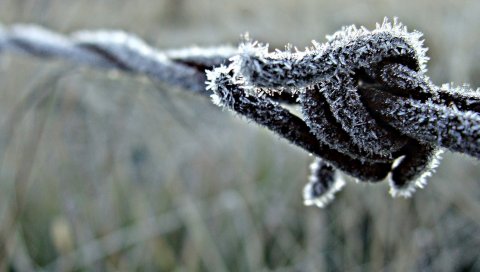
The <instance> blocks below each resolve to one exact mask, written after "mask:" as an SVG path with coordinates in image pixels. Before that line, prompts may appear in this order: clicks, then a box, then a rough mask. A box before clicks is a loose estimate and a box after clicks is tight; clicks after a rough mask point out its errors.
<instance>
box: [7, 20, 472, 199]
mask: <svg viewBox="0 0 480 272" xmlns="http://www.w3.org/2000/svg"><path fill="white" fill-rule="evenodd" d="M421 37H422V34H421V33H420V32H418V31H413V32H408V31H407V29H406V27H405V26H403V25H402V24H400V23H398V22H396V20H394V22H393V23H392V22H390V21H388V20H385V21H384V22H383V24H378V25H377V27H376V28H375V29H374V30H371V31H370V30H367V29H366V28H363V27H362V28H356V27H355V26H350V27H345V28H343V29H342V30H341V31H338V32H337V33H335V34H334V35H332V36H327V42H326V43H323V44H321V43H316V42H314V45H313V47H311V48H307V49H306V50H305V51H299V50H297V49H294V48H292V47H291V46H287V48H286V50H285V51H279V50H277V51H274V52H270V51H269V50H268V46H267V45H263V44H260V43H258V42H255V41H252V40H250V39H249V38H248V37H245V41H244V42H243V43H241V44H240V46H239V48H233V47H228V46H223V47H211V48H199V47H192V48H185V49H181V50H169V51H168V50H167V51H160V50H157V49H155V48H153V47H150V46H148V45H147V44H146V43H145V42H144V41H142V40H141V39H139V38H138V37H136V36H134V35H132V34H128V33H125V32H122V31H105V30H102V31H80V32H76V33H74V34H72V35H70V36H64V35H61V34H58V33H55V32H52V31H49V30H47V29H44V28H41V27H38V26H33V25H14V26H11V27H9V28H5V27H1V26H0V53H1V52H6V51H13V52H20V53H24V54H29V55H33V56H37V57H42V58H61V59H67V60H70V61H72V62H74V63H81V64H86V65H90V66H94V67H99V68H105V69H118V70H121V71H124V72H128V73H135V74H142V75H146V76H148V77H150V78H152V79H154V80H158V81H161V82H165V83H168V84H172V85H177V86H181V87H183V88H185V89H187V90H189V91H192V92H196V93H202V94H212V93H213V95H212V98H213V102H214V103H215V104H217V105H219V106H221V107H223V108H227V109H230V110H232V111H234V112H236V113H238V114H239V115H241V116H244V117H246V118H248V119H250V120H253V121H254V122H256V123H257V124H259V125H262V126H264V127H266V128H268V129H270V130H272V131H274V132H276V133H277V134H278V135H280V136H282V137H283V138H285V139H287V140H289V141H290V142H291V143H293V144H295V145H297V146H299V147H301V148H303V149H305V150H306V151H308V152H309V153H311V154H314V155H315V156H316V159H315V161H314V163H313V164H312V166H311V176H310V178H309V183H308V184H307V186H306V187H305V189H304V198H305V204H307V205H312V204H315V205H317V206H320V207H323V206H324V205H325V204H326V203H328V201H330V200H331V199H332V198H333V194H334V193H336V192H337V191H339V190H340V188H341V187H342V186H343V184H344V182H343V180H342V179H341V177H340V176H339V175H338V174H337V172H336V170H335V169H340V170H341V171H342V172H345V173H347V174H349V175H351V176H352V177H354V178H356V179H357V180H360V181H367V182H377V181H380V180H383V179H385V178H386V177H389V179H390V185H391V191H390V192H391V194H392V195H393V196H397V195H400V196H404V197H409V196H410V195H411V194H412V193H413V192H414V191H415V189H416V188H417V187H420V188H422V187H423V186H424V185H425V182H426V177H428V176H429V175H431V173H432V172H433V169H434V168H435V166H436V165H437V164H438V158H439V154H440V152H441V150H442V148H446V149H449V150H452V151H456V152H461V153H465V154H468V155H470V156H474V157H476V158H480V114H479V113H480V92H479V91H478V90H472V89H470V87H469V86H467V85H465V86H461V87H454V86H452V85H449V84H447V85H442V86H441V87H438V86H436V85H435V84H433V83H432V82H431V81H430V79H429V78H428V77H427V76H426V71H427V70H426V63H427V61H428V58H427V56H426V48H424V47H423V41H422V40H421ZM279 102H287V103H292V104H297V105H299V106H300V107H301V109H302V115H303V116H302V117H299V116H297V115H294V114H292V113H291V112H290V111H289V110H288V109H286V108H284V107H282V106H281V104H279Z"/></svg>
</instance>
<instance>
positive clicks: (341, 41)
mask: <svg viewBox="0 0 480 272" xmlns="http://www.w3.org/2000/svg"><path fill="white" fill-rule="evenodd" d="M378 33H388V34H392V35H393V36H395V37H399V38H402V39H403V40H405V41H406V42H407V43H408V44H409V45H410V46H411V47H412V48H413V49H414V50H415V52H416V54H415V55H416V56H417V59H418V62H419V65H420V69H421V71H422V72H423V73H425V72H426V71H427V67H426V64H427V62H428V60H429V59H430V58H429V57H427V55H426V53H427V51H428V48H427V47H424V42H425V41H424V40H422V37H423V33H421V32H419V31H417V30H413V31H412V32H408V29H407V26H405V25H403V24H402V23H401V22H399V21H398V18H397V17H394V18H393V22H391V21H390V20H389V19H388V18H387V17H385V18H384V19H383V22H382V24H379V23H377V24H376V27H375V29H374V30H368V29H367V28H366V27H364V26H361V27H360V28H357V26H355V25H351V26H346V27H343V28H342V29H341V30H339V31H337V32H335V33H334V34H332V35H327V36H326V38H327V40H328V41H329V42H330V43H333V44H335V46H344V45H345V44H347V43H349V42H351V41H353V40H355V39H358V38H359V37H360V36H365V35H371V34H378ZM315 45H318V43H314V47H316V46H315Z"/></svg>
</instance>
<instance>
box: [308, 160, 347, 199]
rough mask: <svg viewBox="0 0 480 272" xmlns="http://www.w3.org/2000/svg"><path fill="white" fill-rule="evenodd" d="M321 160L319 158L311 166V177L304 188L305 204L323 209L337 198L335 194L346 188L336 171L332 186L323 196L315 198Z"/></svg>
mask: <svg viewBox="0 0 480 272" xmlns="http://www.w3.org/2000/svg"><path fill="white" fill-rule="evenodd" d="M319 160H320V159H319V158H316V159H315V160H314V161H313V162H312V163H311V164H310V173H311V175H310V176H309V177H308V183H307V184H306V185H305V187H303V204H304V205H305V206H312V205H315V206H317V207H319V208H323V207H325V206H327V205H328V204H329V203H330V202H331V201H332V200H333V199H334V198H335V194H336V193H337V192H338V191H340V190H341V189H342V188H343V186H345V180H344V179H343V177H342V176H341V174H340V173H339V172H338V171H335V174H334V182H333V184H331V185H330V186H329V187H328V189H327V191H325V192H324V193H323V194H321V195H319V196H315V191H314V186H315V184H316V183H318V182H319V180H318V175H317V173H318V170H319V164H318V162H319Z"/></svg>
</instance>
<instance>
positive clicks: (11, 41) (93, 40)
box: [0, 25, 237, 92]
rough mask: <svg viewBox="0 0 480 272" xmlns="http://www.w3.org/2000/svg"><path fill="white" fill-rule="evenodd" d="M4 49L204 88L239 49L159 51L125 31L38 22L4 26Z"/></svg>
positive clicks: (0, 36)
mask: <svg viewBox="0 0 480 272" xmlns="http://www.w3.org/2000/svg"><path fill="white" fill-rule="evenodd" d="M4 51H13V52H20V53H24V54H29V55H33V56H36V57H41V58H60V59H66V60H70V61H72V62H75V63H80V64H85V65H89V66H93V67H98V68H105V69H118V70H121V71H124V72H128V73H135V74H142V75H146V76H148V77H150V78H152V79H155V80H158V81H161V82H165V83H168V84H171V85H177V86H180V87H183V88H185V89H187V90H191V91H193V92H204V91H205V69H207V68H212V67H215V66H218V65H220V64H222V63H224V62H225V61H226V60H227V59H228V58H229V57H231V56H233V55H234V54H235V53H236V52H237V49H236V48H232V47H228V46H222V47H212V48H199V47H192V48H185V49H180V50H169V51H159V50H156V49H154V48H152V47H150V46H149V45H147V44H146V43H145V42H144V41H143V40H141V39H140V38H138V37H136V36H135V35H132V34H128V33H126V32H123V31H79V32H76V33H73V34H72V35H70V36H64V35H61V34H58V33H55V32H52V31H50V30H47V29H45V28H42V27H39V26H35V25H13V26H11V27H9V28H5V27H2V26H1V25H0V52H4Z"/></svg>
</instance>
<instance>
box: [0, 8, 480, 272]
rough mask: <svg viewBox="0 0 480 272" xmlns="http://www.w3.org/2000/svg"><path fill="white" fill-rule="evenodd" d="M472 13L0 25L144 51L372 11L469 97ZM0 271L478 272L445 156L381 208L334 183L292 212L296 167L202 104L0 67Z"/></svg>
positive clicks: (302, 173) (103, 16)
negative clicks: (396, 25) (87, 35)
mask: <svg viewBox="0 0 480 272" xmlns="http://www.w3.org/2000/svg"><path fill="white" fill-rule="evenodd" d="M479 12H480V1H461V0H455V1H453V0H441V1H427V0H425V1H419V0H417V1H393V0H390V1H380V0H369V1H355V0H339V1H315V0H303V1H302V0H299V1H289V0H276V1H262V2H260V1H254V0H242V1H222V0H210V1H207V0H205V1H203V0H159V1H148V0H137V1H127V0H115V1H113V0H96V1H95V0H83V1H73V0H70V1H68V0H0V22H1V23H3V24H5V25H7V26H8V25H11V24H14V23H35V24H39V25H42V26H45V27H48V28H51V29H53V30H55V31H59V32H62V33H69V32H72V31H76V30H80V29H99V28H103V29H105V28H107V29H111V28H114V29H123V30H126V31H129V32H133V33H136V34H137V35H139V36H140V37H142V38H144V39H145V40H146V41H148V43H150V44H151V45H154V46H157V47H159V48H162V49H171V48H182V47H188V46H191V45H199V46H211V45H221V44H231V45H236V44H237V43H238V42H239V40H240V35H241V34H242V33H245V32H246V31H248V32H250V34H251V36H252V37H254V38H255V39H258V40H260V41H264V42H268V43H270V45H271V48H281V49H282V48H283V47H284V45H285V44H287V43H292V44H293V45H295V46H298V47H299V48H304V47H305V46H308V45H310V44H311V40H312V39H315V40H317V41H319V42H323V41H325V39H324V37H325V35H327V34H331V33H333V32H335V31H336V30H338V29H340V28H341V27H342V26H344V25H350V24H357V25H365V26H367V27H368V28H373V27H374V26H375V23H376V22H381V21H382V20H383V18H384V17H385V16H388V17H390V18H391V17H393V16H398V17H399V19H400V21H401V22H403V23H405V24H406V25H407V26H409V29H410V30H412V29H417V30H419V31H421V32H423V33H424V34H425V38H426V46H428V47H429V48H430V50H429V52H428V55H429V56H430V57H431V61H430V62H429V75H430V76H431V78H432V80H433V81H434V82H435V83H437V84H441V83H446V82H452V81H453V82H455V83H463V82H468V83H470V84H471V85H472V86H474V87H478V86H480V62H479V61H478V60H480V50H479V49H480V45H479V41H480V35H479V32H478V30H479V29H480V16H478V14H479ZM0 83H1V84H0V163H1V165H0V237H1V240H0V270H7V271H31V270H44V271H480V258H479V254H478V249H479V248H480V186H479V185H480V183H479V178H480V169H479V163H478V161H476V160H474V159H471V158H469V157H466V156H461V155H458V154H452V153H446V154H445V156H444V160H443V162H442V164H441V166H440V167H439V169H438V170H437V172H436V173H435V174H434V175H433V176H432V177H431V178H430V180H429V181H430V182H429V185H428V186H427V187H426V188H425V189H423V190H420V191H418V192H417V193H416V194H415V195H414V197H413V198H411V199H407V200H405V199H400V198H398V199H392V198H391V197H390V195H389V194H388V186H387V184H386V183H384V184H379V185H373V186H368V185H364V184H353V182H349V184H348V185H347V186H346V187H345V189H344V190H343V191H342V192H340V193H339V194H338V195H337V198H336V200H335V201H334V202H333V203H332V204H331V205H330V206H328V207H327V208H326V209H318V208H315V207H305V206H303V204H302V188H303V186H304V184H305V183H306V181H307V176H308V164H309V162H310V160H311V158H310V157H309V155H308V154H306V153H305V152H304V151H302V150H300V149H299V148H297V147H294V146H292V145H290V144H288V143H287V142H286V141H285V140H283V139H280V138H279V137H278V136H275V135H273V134H272V133H271V132H269V131H267V130H265V129H262V128H260V127H258V126H256V125H254V124H252V123H247V122H245V120H242V119H240V118H238V117H236V116H234V115H232V114H230V113H229V112H222V111H221V110H219V109H218V108H217V107H216V106H213V105H212V103H211V102H210V101H209V99H206V98H205V97H197V96H195V95H193V94H189V93H188V92H185V91H183V90H181V89H178V88H173V87H171V86H165V85H160V84H155V83H152V82H151V81H149V80H147V79H145V78H143V77H139V76H131V75H125V74H120V73H116V72H107V71H103V70H94V69H89V68H86V67H76V66H72V65H70V64H68V63H65V62H62V61H52V60H48V61H47V60H39V59H35V58H31V57H27V56H23V55H14V54H2V55H0Z"/></svg>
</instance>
